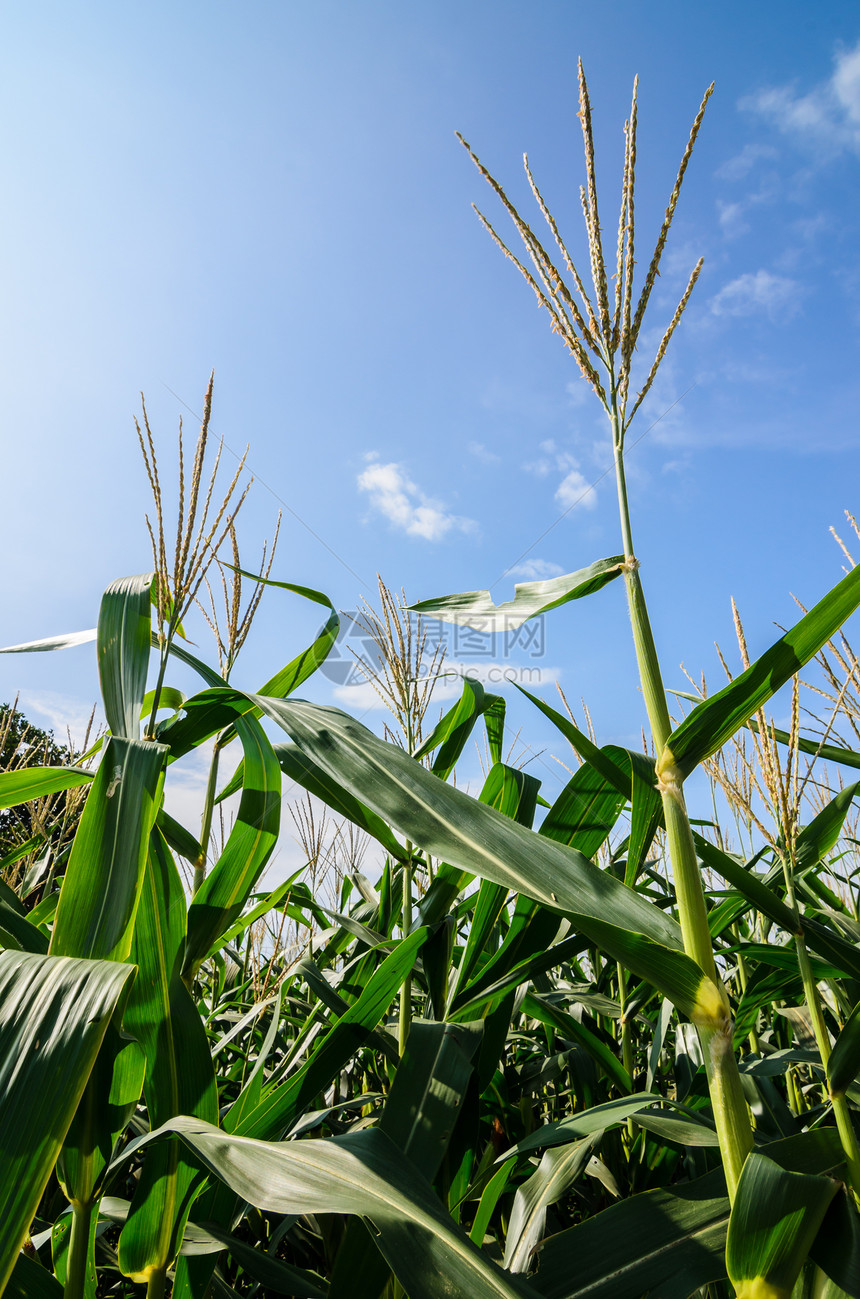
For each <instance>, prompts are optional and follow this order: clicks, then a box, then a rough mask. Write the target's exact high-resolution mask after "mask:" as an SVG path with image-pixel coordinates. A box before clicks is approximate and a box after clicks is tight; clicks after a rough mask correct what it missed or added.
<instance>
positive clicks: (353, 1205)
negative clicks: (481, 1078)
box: [144, 1118, 528, 1299]
mask: <svg viewBox="0 0 860 1299" xmlns="http://www.w3.org/2000/svg"><path fill="white" fill-rule="evenodd" d="M172 1134H176V1135H177V1136H179V1137H181V1139H182V1140H183V1141H184V1142H185V1143H186V1145H187V1146H188V1147H189V1148H190V1149H191V1150H193V1151H194V1153H195V1155H196V1156H197V1158H198V1159H199V1160H200V1161H201V1163H202V1164H203V1165H204V1166H205V1167H206V1168H208V1169H209V1170H210V1171H211V1172H212V1173H213V1174H214V1175H215V1176H216V1177H219V1178H221V1179H223V1180H224V1181H225V1182H226V1183H227V1184H228V1185H229V1186H230V1187H231V1189H232V1190H233V1191H234V1192H235V1193H236V1194H237V1195H239V1196H240V1197H241V1198H242V1199H244V1200H247V1201H248V1202H249V1203H251V1204H255V1205H256V1206H257V1207H258V1208H261V1209H266V1210H269V1211H270V1212H274V1213H314V1214H320V1213H344V1214H358V1215H360V1216H362V1217H364V1218H368V1219H370V1221H371V1222H372V1223H373V1225H374V1227H375V1228H376V1230H377V1232H378V1233H379V1234H378V1237H377V1244H378V1246H379V1249H380V1250H381V1252H382V1253H383V1254H384V1255H385V1257H386V1258H387V1260H388V1263H389V1265H390V1267H391V1270H392V1271H393V1272H394V1274H395V1276H397V1278H398V1280H399V1281H400V1282H401V1284H402V1285H403V1287H404V1289H405V1291H406V1293H407V1294H408V1295H410V1296H411V1299H438V1296H439V1294H440V1292H441V1293H449V1294H462V1295H469V1296H470V1299H524V1295H525V1294H527V1293H528V1291H526V1290H523V1289H522V1288H520V1286H519V1285H517V1284H516V1283H514V1282H513V1280H512V1279H511V1278H510V1277H509V1276H508V1275H507V1274H506V1273H505V1272H503V1271H502V1269H501V1268H499V1267H498V1265H497V1264H495V1263H492V1262H491V1261H490V1260H489V1259H488V1258H487V1257H486V1256H485V1255H483V1254H481V1252H480V1251H479V1250H478V1249H476V1248H475V1246H474V1245H473V1244H472V1243H471V1241H470V1240H469V1239H468V1237H467V1236H465V1235H464V1234H463V1233H462V1232H461V1231H460V1230H459V1229H458V1228H457V1227H456V1226H455V1224H454V1223H453V1222H452V1220H451V1218H450V1216H449V1215H448V1214H447V1213H446V1212H445V1210H444V1209H443V1207H442V1205H441V1204H440V1203H439V1200H438V1198H437V1197H436V1195H435V1194H434V1192H433V1190H432V1188H431V1186H430V1184H429V1183H428V1182H427V1181H426V1179H425V1178H424V1177H423V1176H422V1175H421V1173H420V1172H419V1171H418V1169H417V1168H416V1167H415V1166H414V1165H413V1164H412V1163H411V1161H410V1160H408V1159H407V1157H406V1156H405V1155H404V1154H403V1152H402V1151H401V1150H399V1149H398V1148H397V1147H396V1146H395V1145H394V1144H393V1142H392V1141H390V1140H389V1138H387V1137H386V1136H385V1134H384V1133H383V1132H379V1131H364V1132H355V1133H350V1134H348V1135H347V1136H345V1137H334V1138H331V1139H329V1140H325V1141H319V1140H316V1141H315V1140H310V1141H291V1142H286V1143H275V1142H264V1141H253V1140H250V1139H248V1138H246V1137H237V1136H233V1135H229V1134H227V1133H224V1132H221V1131H219V1129H217V1128H214V1127H211V1126H210V1125H209V1124H203V1123H201V1122H200V1121H199V1120H192V1119H188V1118H180V1119H176V1120H174V1121H173V1122H172V1123H170V1124H167V1125H165V1126H164V1127H162V1128H159V1129H157V1130H156V1131H155V1132H154V1133H152V1134H151V1135H150V1137H149V1138H145V1139H144V1140H154V1139H158V1138H163V1137H166V1136H170V1135H172Z"/></svg>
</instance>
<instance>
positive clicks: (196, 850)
mask: <svg viewBox="0 0 860 1299" xmlns="http://www.w3.org/2000/svg"><path fill="white" fill-rule="evenodd" d="M156 825H157V826H158V828H159V830H160V831H161V833H162V834H163V835H164V838H165V839H166V841H167V843H168V845H169V847H170V848H172V849H173V851H174V852H178V853H179V855H180V857H184V858H185V860H186V861H189V862H191V863H192V865H193V864H194V863H195V862H197V861H199V859H200V856H201V853H202V852H203V849H202V848H201V846H200V843H199V842H198V840H197V839H195V838H194V835H193V834H192V833H191V831H190V830H186V829H185V826H184V825H180V823H179V822H178V821H176V820H174V818H173V817H172V816H170V815H169V813H167V812H165V810H164V807H162V808H161V809H160V810H159V813H158V817H157V818H156Z"/></svg>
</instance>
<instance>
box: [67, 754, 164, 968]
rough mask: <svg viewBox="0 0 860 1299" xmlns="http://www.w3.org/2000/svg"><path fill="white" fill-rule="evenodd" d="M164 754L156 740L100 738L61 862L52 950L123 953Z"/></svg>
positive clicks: (122, 956) (105, 955)
mask: <svg viewBox="0 0 860 1299" xmlns="http://www.w3.org/2000/svg"><path fill="white" fill-rule="evenodd" d="M166 758H167V749H166V748H165V747H164V746H163V745H161V744H151V743H148V742H146V741H144V740H126V739H120V738H119V737H118V736H112V737H111V738H110V740H109V741H108V744H107V745H106V747H105V752H104V756H103V758H102V761H101V765H100V767H99V769H98V772H97V774H96V778H95V780H94V781H93V785H92V788H91V790H90V792H89V794H88V795H87V801H86V803H85V805H84V811H83V814H82V816H81V820H80V824H79V826H78V830H77V834H76V835H75V841H74V845H73V847H72V852H71V856H70V857H69V864H68V866H67V868H66V874H65V878H64V880H63V887H62V890H61V892H60V900H59V903H58V904H57V916H56V920H55V922H54V932H53V936H52V938H51V953H52V955H54V956H89V957H92V958H100V959H103V960H112V961H124V960H126V959H127V957H128V954H129V951H130V950H131V935H132V929H133V927H134V918H135V915H136V913H137V904H138V899H139V897H140V889H141V885H142V883H143V874H144V869H145V866H146V856H147V851H148V847H149V832H150V830H151V829H152V826H153V823H154V821H155V815H156V812H157V809H158V802H159V797H160V793H161V783H162V780H163V777H164V763H165V761H166Z"/></svg>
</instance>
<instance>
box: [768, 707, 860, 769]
mask: <svg viewBox="0 0 860 1299" xmlns="http://www.w3.org/2000/svg"><path fill="white" fill-rule="evenodd" d="M747 726H749V728H750V730H751V731H756V732H757V731H758V729H759V727H758V722H757V721H756V720H755V718H754V717H751V718H750V720H749V721H748V722H747ZM767 729H768V734H769V735H772V736H773V737H774V739H775V740H776V741H777V743H778V744H792V743H796V744H797V747H798V748H799V749H800V752H801V753H809V754H811V755H812V756H813V757H816V758H820V759H821V761H822V762H836V763H839V764H840V765H841V766H843V767H855V768H857V767H860V753H857V752H855V750H854V749H844V748H842V746H841V745H839V744H822V743H821V741H820V740H816V739H814V738H812V737H808V736H805V735H798V736H797V738H796V741H793V740H792V737H791V736H790V735H789V733H788V731H781V730H780V729H779V728H778V727H776V726H768V728H767Z"/></svg>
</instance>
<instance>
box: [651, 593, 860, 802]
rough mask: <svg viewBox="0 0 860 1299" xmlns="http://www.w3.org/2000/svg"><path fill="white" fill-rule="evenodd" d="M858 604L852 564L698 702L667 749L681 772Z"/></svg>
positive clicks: (736, 725) (712, 748)
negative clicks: (797, 618) (764, 646)
mask: <svg viewBox="0 0 860 1299" xmlns="http://www.w3.org/2000/svg"><path fill="white" fill-rule="evenodd" d="M858 604H860V568H853V569H852V570H851V572H850V573H848V574H847V575H846V576H845V577H844V578H843V579H842V581H841V582H839V584H838V585H837V586H835V587H834V588H833V590H832V591H830V592H828V594H827V595H826V596H824V598H823V599H822V600H819V602H818V604H816V605H815V606H814V607H813V608H812V609H810V611H809V613H807V614H804V616H803V617H802V618H801V619H800V621H799V622H796V623H795V625H794V626H793V627H792V628H791V629H790V630H789V631H787V632H786V633H785V635H784V636H781V637H780V638H779V640H778V641H776V643H775V644H774V645H772V646H771V647H770V649H769V650H766V651H765V652H764V654H762V655H761V657H760V658H758V659H756V661H755V663H753V664H751V665H750V667H748V668H747V670H746V671H745V672H742V673H741V675H740V676H739V677H735V679H734V681H731V682H730V683H729V685H727V686H726V687H725V688H724V689H723V690H721V691H719V693H718V694H716V695H711V696H710V697H709V698H708V699H705V700H703V701H702V703H700V704H697V706H696V707H695V708H694V709H693V711H692V712H691V713H690V714H689V715H688V716H687V717H686V718H685V719H684V721H683V722H682V723H681V725H680V726H679V727H678V728H677V730H675V731H673V733H672V734H671V735H670V736H669V742H668V745H667V748H668V749H669V750H670V753H671V757H672V758H673V759H674V761H675V763H676V764H677V766H678V767H679V768H680V769H681V772H682V773H683V774H684V775H685V776H688V775H689V774H690V772H691V771H693V770H695V768H696V767H697V766H698V765H699V763H700V762H703V761H704V759H705V758H707V757H709V756H710V755H711V754H712V753H716V751H717V749H720V748H722V746H723V745H724V744H725V742H726V740H729V739H731V737H732V736H733V735H734V734H735V732H736V731H738V730H740V728H741V727H742V726H743V725H744V724H745V723H746V722H748V721H749V719H750V718H751V717H752V716H753V714H754V713H756V712H758V710H759V709H760V708H761V707H762V706H763V705H764V704H766V703H767V701H768V699H770V698H771V696H772V695H774V694H775V693H776V692H777V690H779V689H780V688H781V687H782V686H784V685H785V683H786V681H790V680H791V678H792V677H793V676H794V674H795V673H796V672H799V671H800V669H801V668H802V667H803V666H804V665H805V664H806V663H808V662H809V660H810V659H811V658H812V657H813V656H814V655H815V654H817V653H818V651H819V650H820V649H821V647H822V645H826V643H827V642H828V641H829V640H830V638H831V637H832V636H833V635H834V633H835V632H837V631H838V630H839V628H840V627H841V626H842V624H843V622H845V619H846V618H848V617H849V615H850V614H852V613H853V612H854V610H855V609H856V608H857V606H858Z"/></svg>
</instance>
